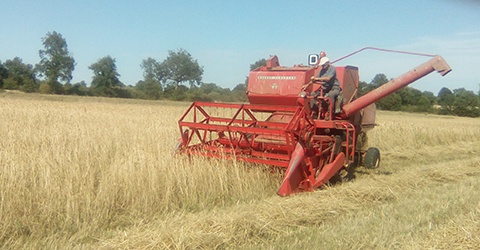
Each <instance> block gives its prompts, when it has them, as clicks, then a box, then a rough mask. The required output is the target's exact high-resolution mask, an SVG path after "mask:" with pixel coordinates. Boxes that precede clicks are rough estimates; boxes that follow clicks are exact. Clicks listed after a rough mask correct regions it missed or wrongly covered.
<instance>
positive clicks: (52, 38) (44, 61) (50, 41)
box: [37, 31, 75, 93]
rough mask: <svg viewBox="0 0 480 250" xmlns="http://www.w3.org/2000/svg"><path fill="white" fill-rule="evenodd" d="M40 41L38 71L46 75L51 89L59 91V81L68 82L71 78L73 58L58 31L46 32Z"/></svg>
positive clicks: (73, 67)
mask: <svg viewBox="0 0 480 250" xmlns="http://www.w3.org/2000/svg"><path fill="white" fill-rule="evenodd" d="M42 43H43V46H44V49H43V50H40V51H39V55H40V59H41V60H40V63H39V64H38V65H37V69H38V72H39V73H40V74H41V76H45V77H46V79H47V82H48V84H50V85H51V87H52V90H53V91H54V92H55V93H59V92H61V91H60V90H61V88H60V86H61V84H60V82H66V83H69V82H70V81H71V80H72V72H73V70H74V69H75V60H74V59H73V57H72V56H71V55H70V53H69V52H68V47H67V42H66V40H65V39H64V38H63V37H62V35H61V34H60V33H57V32H55V31H53V32H51V33H50V32H48V33H47V35H46V36H45V37H43V38H42Z"/></svg>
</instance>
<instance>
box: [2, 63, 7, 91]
mask: <svg viewBox="0 0 480 250" xmlns="http://www.w3.org/2000/svg"><path fill="white" fill-rule="evenodd" d="M7 77H8V70H7V68H6V67H5V65H4V64H3V63H2V61H0V88H2V87H3V80H4V79H5V78H7Z"/></svg>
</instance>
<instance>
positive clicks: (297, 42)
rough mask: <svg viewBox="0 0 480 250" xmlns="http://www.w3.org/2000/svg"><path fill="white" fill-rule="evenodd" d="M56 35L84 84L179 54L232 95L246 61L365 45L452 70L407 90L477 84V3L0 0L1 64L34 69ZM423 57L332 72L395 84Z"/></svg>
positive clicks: (390, 57)
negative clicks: (101, 66) (431, 58)
mask: <svg viewBox="0 0 480 250" xmlns="http://www.w3.org/2000/svg"><path fill="white" fill-rule="evenodd" d="M52 31H56V32H59V33H61V34H62V36H63V37H64V38H65V39H66V41H67V44H68V48H69V50H70V52H71V54H72V55H73V57H74V58H75V60H76V63H77V65H76V69H75V71H74V72H73V81H72V82H79V81H82V80H84V81H85V82H87V83H90V81H91V79H92V75H93V73H92V71H91V70H89V69H88V66H89V65H91V64H92V63H94V62H96V61H97V60H98V59H100V58H101V57H104V56H107V55H110V56H112V57H113V58H115V59H116V64H117V69H118V72H119V73H120V75H121V76H120V80H121V81H122V82H123V83H125V84H127V85H130V84H131V85H134V84H135V83H136V82H138V81H139V80H141V79H142V78H143V71H142V70H141V68H140V63H141V62H142V60H143V59H146V58H148V57H152V58H155V59H156V60H158V61H163V60H164V59H165V58H166V57H167V55H168V51H169V50H178V49H180V48H183V49H185V50H186V51H188V52H189V53H190V54H191V55H192V57H193V58H195V59H197V60H198V63H199V64H200V65H201V66H203V68H204V75H203V81H204V82H209V83H211V82H213V83H216V84H217V85H219V86H222V87H228V88H233V87H234V86H235V85H237V84H239V83H243V82H244V80H245V77H246V76H247V75H248V71H249V67H250V64H252V63H254V62H255V61H257V60H258V59H261V58H268V57H269V56H270V55H277V56H278V57H279V59H280V64H281V65H284V66H292V65H294V64H300V63H305V64H306V63H307V56H308V54H310V53H318V52H319V51H321V50H324V51H326V52H327V56H328V57H329V58H330V59H331V60H335V59H336V58H340V57H342V56H344V55H346V54H349V53H351V52H353V51H355V50H358V49H360V48H363V47H367V46H372V47H379V48H385V49H393V50H406V51H413V52H420V53H427V54H439V55H442V56H443V57H444V58H445V60H446V61H447V62H448V63H449V64H450V66H451V67H452V69H453V71H452V72H451V73H450V74H449V75H447V76H446V77H441V76H440V75H438V74H431V75H429V76H427V77H425V78H422V79H420V80H418V81H417V82H415V83H413V84H412V85H411V86H412V87H414V88H417V89H420V90H422V91H424V90H426V91H431V92H433V93H434V94H437V93H438V91H439V90H440V89H441V88H442V87H448V88H450V89H452V90H453V89H456V88H462V87H463V88H466V89H468V90H473V91H475V92H477V91H478V90H479V84H480V1H479V0H423V1H422V0H403V1H384V0H364V1H345V0H337V1H320V0H317V1H313V0H305V1H302V0H299V1H281V0H277V1H271V0H263V1H248V0H243V1H220V0H219V1H162V0H157V1H113V0H108V1H107V0H105V1H102V0H83V1H66V0H63V1H62V0H56V1H54V0H45V1H34V0H31V1H22V0H2V1H1V11H0V60H1V61H2V62H5V61H6V60H8V59H13V58H14V57H16V56H18V57H20V58H22V59H23V61H24V62H25V63H30V64H36V63H38V62H39V60H40V58H39V55H38V51H39V50H40V49H42V48H43V46H42V41H41V38H42V37H45V35H46V34H47V32H52ZM426 60H428V58H425V57H414V56H406V55H400V54H390V53H382V52H376V51H365V52H363V53H360V54H357V55H355V56H353V57H351V58H349V59H347V60H344V61H341V62H339V63H338V65H344V64H349V65H354V66H358V67H359V68H360V80H362V81H366V82H370V81H371V80H372V78H373V77H374V76H375V75H376V74H377V73H384V74H385V75H387V77H388V78H394V77H397V76H399V75H401V74H403V73H405V72H407V71H408V70H410V69H412V68H414V67H415V66H417V65H419V64H421V63H423V62H424V61H426Z"/></svg>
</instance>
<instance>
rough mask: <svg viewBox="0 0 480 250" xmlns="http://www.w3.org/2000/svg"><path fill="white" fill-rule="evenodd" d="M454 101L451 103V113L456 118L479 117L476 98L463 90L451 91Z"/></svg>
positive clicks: (471, 93) (479, 110)
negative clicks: (456, 116)
mask: <svg viewBox="0 0 480 250" xmlns="http://www.w3.org/2000/svg"><path fill="white" fill-rule="evenodd" d="M453 93H454V95H455V101H454V103H453V112H454V114H455V115H458V116H467V117H478V116H480V109H479V108H480V105H479V104H480V103H479V100H478V96H477V95H476V94H475V93H474V92H473V91H469V90H466V89H464V88H460V89H455V90H453Z"/></svg>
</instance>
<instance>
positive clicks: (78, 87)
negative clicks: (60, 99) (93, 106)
mask: <svg viewBox="0 0 480 250" xmlns="http://www.w3.org/2000/svg"><path fill="white" fill-rule="evenodd" d="M64 88H65V94H67V95H78V96H86V95H88V94H89V90H88V87H87V84H86V83H85V82H84V81H81V82H77V83H75V84H73V85H72V84H70V83H67V84H65V86H64Z"/></svg>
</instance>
